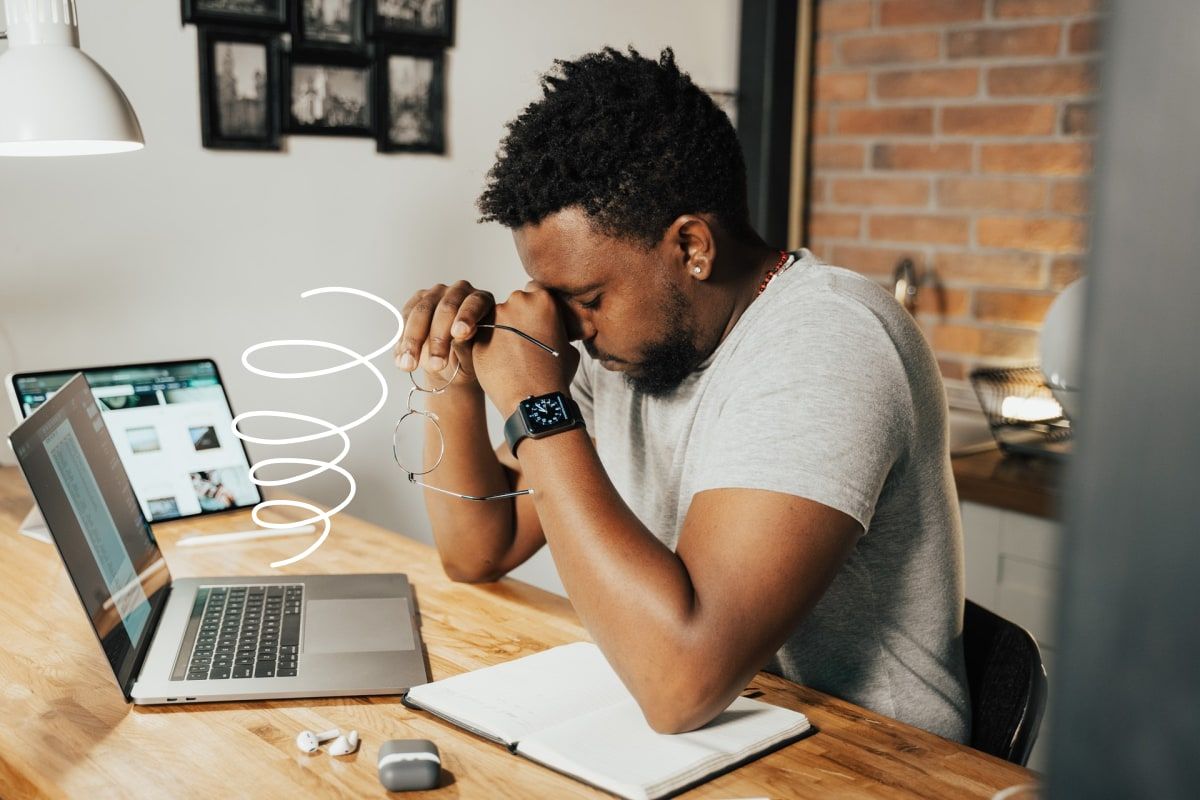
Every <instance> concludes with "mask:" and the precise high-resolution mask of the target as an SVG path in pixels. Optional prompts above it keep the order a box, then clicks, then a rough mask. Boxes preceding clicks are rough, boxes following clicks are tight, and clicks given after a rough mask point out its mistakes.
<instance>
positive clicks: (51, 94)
mask: <svg viewBox="0 0 1200 800" xmlns="http://www.w3.org/2000/svg"><path fill="white" fill-rule="evenodd" d="M4 7H5V12H6V13H5V16H6V17H7V20H8V28H7V33H8V50H7V52H5V53H3V54H0V156H77V155H94V154H100V153H125V152H129V151H130V150H140V149H141V148H142V146H143V145H144V143H145V142H144V140H143V138H142V127H141V126H140V125H139V124H138V120H137V115H136V114H134V113H133V107H132V106H130V105H129V100H128V99H126V97H125V94H124V92H122V91H121V87H120V86H118V85H117V82H116V81H114V80H113V79H112V77H111V76H110V75H109V74H108V73H107V72H105V71H104V68H103V67H101V66H100V65H99V64H97V63H96V62H95V61H93V60H92V59H90V58H88V57H87V56H86V55H85V54H84V53H83V51H82V50H80V49H79V18H78V16H77V15H76V12H75V0H4Z"/></svg>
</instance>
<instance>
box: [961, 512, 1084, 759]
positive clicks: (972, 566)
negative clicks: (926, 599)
mask: <svg viewBox="0 0 1200 800" xmlns="http://www.w3.org/2000/svg"><path fill="white" fill-rule="evenodd" d="M962 521H963V548H964V554H965V567H966V582H967V598H968V599H970V600H973V601H975V602H976V603H978V604H979V605H981V606H984V607H985V608H988V609H990V610H991V611H994V612H995V613H997V614H999V615H1000V616H1002V617H1004V618H1005V619H1007V620H1011V621H1012V622H1015V623H1016V624H1017V625H1020V626H1021V627H1023V628H1025V629H1027V630H1028V631H1029V632H1030V633H1031V634H1033V638H1035V639H1037V642H1038V646H1039V647H1040V648H1041V651H1042V660H1043V662H1044V663H1045V665H1046V674H1047V676H1048V677H1049V681H1050V690H1051V691H1053V688H1054V671H1053V666H1052V665H1053V662H1054V657H1055V647H1056V646H1057V638H1056V636H1055V630H1054V615H1055V610H1056V605H1057V597H1058V587H1059V583H1060V579H1061V577H1062V570H1061V567H1060V561H1059V552H1060V548H1061V545H1062V527H1061V526H1060V525H1059V523H1057V522H1055V521H1053V520H1048V519H1043V518H1042V517H1034V516H1031V515H1029V514H1021V513H1018V512H1016V511H1006V510H1004V509H1000V508H995V507H993V506H987V505H983V504H980V503H971V502H964V503H963V504H962ZM1049 722H1050V720H1049V719H1048V718H1043V720H1042V727H1041V732H1040V734H1039V736H1038V743H1037V746H1036V747H1035V748H1034V750H1033V755H1032V756H1031V757H1030V760H1029V766H1030V767H1031V768H1032V769H1041V768H1042V767H1044V765H1045V764H1044V759H1045V754H1046V748H1045V743H1046V741H1047V740H1048V739H1049Z"/></svg>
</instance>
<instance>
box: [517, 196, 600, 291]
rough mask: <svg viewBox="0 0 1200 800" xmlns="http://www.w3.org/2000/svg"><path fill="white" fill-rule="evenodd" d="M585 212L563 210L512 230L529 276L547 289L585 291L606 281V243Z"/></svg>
mask: <svg viewBox="0 0 1200 800" xmlns="http://www.w3.org/2000/svg"><path fill="white" fill-rule="evenodd" d="M597 238H598V237H597V234H596V233H595V232H594V231H593V230H592V228H591V226H590V225H588V224H587V221H586V218H585V217H584V216H583V214H582V212H578V211H576V210H574V209H569V210H563V211H560V212H558V213H556V214H551V215H550V216H548V217H546V218H545V219H543V220H542V221H541V222H539V223H537V224H530V225H523V226H521V227H520V228H517V229H515V230H514V231H513V240H514V241H515V243H516V246H517V253H518V255H519V256H520V257H521V262H522V263H523V264H524V266H525V272H526V273H528V275H529V277H530V278H532V279H533V280H535V281H537V282H538V283H540V284H542V285H543V286H545V287H546V288H547V289H550V290H553V291H557V292H561V293H563V294H583V293H585V292H588V291H591V290H592V289H594V288H596V287H597V286H599V285H600V284H601V283H603V282H604V279H605V276H604V275H603V274H602V272H603V270H604V264H605V263H606V259H604V258H599V257H597V255H598V253H599V252H601V251H602V250H603V242H600V241H597Z"/></svg>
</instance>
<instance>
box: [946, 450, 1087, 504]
mask: <svg viewBox="0 0 1200 800" xmlns="http://www.w3.org/2000/svg"><path fill="white" fill-rule="evenodd" d="M951 463H952V465H953V467H954V482H955V483H956V484H957V485H958V499H959V500H960V501H968V502H972V503H983V504H984V505H989V506H996V507H997V508H1004V509H1008V510H1009V511H1019V512H1021V513H1022V514H1033V515H1035V516H1039V517H1047V518H1050V519H1055V518H1057V516H1058V504H1059V499H1060V491H1061V487H1062V480H1063V473H1064V472H1065V470H1064V469H1063V465H1062V464H1061V463H1059V462H1057V461H1055V460H1053V459H1050V458H1029V457H1025V456H1005V455H1004V454H1003V453H1002V452H1001V451H1000V450H999V449H992V450H985V451H983V452H982V453H974V454H972V455H965V456H956V457H955V458H953V459H951Z"/></svg>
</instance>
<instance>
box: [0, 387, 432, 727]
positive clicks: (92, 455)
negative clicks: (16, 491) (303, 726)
mask: <svg viewBox="0 0 1200 800" xmlns="http://www.w3.org/2000/svg"><path fill="white" fill-rule="evenodd" d="M9 441H10V442H11V444H12V447H13V451H14V452H15V453H16V455H17V460H18V462H19V463H20V465H21V470H22V471H23V472H24V473H25V478H26V480H27V481H28V483H29V486H30V488H31V489H32V491H33V494H34V497H35V499H36V500H37V502H38V505H39V506H41V509H42V513H43V514H44V515H45V518H46V524H47V526H48V527H49V529H50V533H51V537H52V539H53V541H54V544H55V545H56V546H57V548H58V551H59V554H60V555H61V556H62V560H63V564H64V565H65V566H66V568H67V572H68V573H69V574H70V577H71V581H72V582H73V583H74V585H75V589H76V591H77V592H78V594H79V600H80V602H81V603H82V604H83V608H84V611H85V612H86V614H87V616H88V619H89V620H90V621H91V623H92V627H93V628H94V629H95V631H96V637H97V639H98V640H99V642H100V646H101V649H102V650H103V652H104V656H105V658H107V659H108V662H109V664H110V666H111V667H112V670H113V675H114V676H115V678H116V681H117V685H118V686H119V687H120V688H121V691H122V692H123V693H124V695H125V699H126V701H129V702H133V703H137V704H159V703H192V702H208V701H216V700H264V699H276V698H299V697H338V696H349V695H373V694H400V693H403V692H404V691H406V690H407V689H409V688H410V687H412V686H415V685H418V684H421V683H426V682H428V680H429V675H428V672H427V671H426V668H425V656H424V652H423V649H422V647H421V640H420V637H419V635H418V628H417V619H416V614H415V609H414V605H413V598H412V592H411V589H410V587H409V584H408V579H407V578H406V577H405V576H404V575H402V574H371V575H302V576H301V575H295V576H293V575H273V576H264V577H249V578H241V577H239V578H186V579H180V580H173V579H172V578H171V573H170V570H169V569H168V568H167V564H166V561H165V560H164V559H163V556H162V553H161V552H160V551H159V549H158V544H157V542H156V541H155V539H154V533H153V532H152V531H151V529H150V524H149V523H148V522H147V520H146V516H145V514H144V513H143V510H142V506H141V504H140V503H139V502H138V498H137V497H136V495H135V494H134V491H133V487H132V486H131V485H130V482H129V477H128V475H127V474H126V472H125V469H124V467H123V466H122V463H121V458H120V455H119V453H118V451H117V448H116V446H115V445H114V444H113V440H112V437H111V436H110V435H109V432H108V428H107V427H106V425H105V420H104V417H103V415H102V414H101V411H100V407H99V405H98V403H97V401H96V398H95V395H94V394H93V392H92V391H91V389H90V388H89V387H88V384H87V380H86V378H85V377H84V375H83V373H78V374H76V375H75V376H74V377H72V378H71V379H70V380H69V381H67V382H66V383H65V384H64V385H63V386H62V387H61V388H60V389H59V390H58V391H57V392H56V393H55V395H54V396H53V397H52V398H50V399H49V400H47V401H46V402H45V403H43V404H41V406H40V407H39V408H37V409H36V410H35V411H34V412H33V413H32V414H30V416H29V418H28V419H26V420H25V421H24V422H22V423H21V424H20V425H19V426H18V427H17V428H16V429H15V430H14V431H13V432H12V434H10V436H9Z"/></svg>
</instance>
